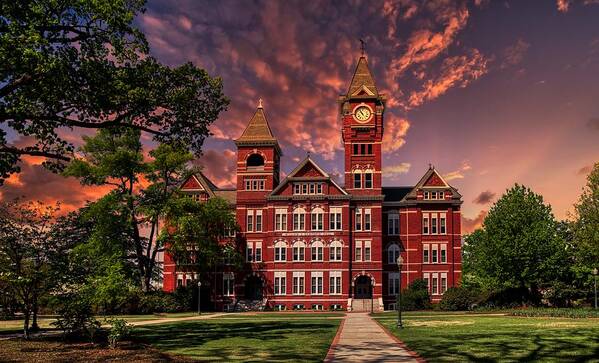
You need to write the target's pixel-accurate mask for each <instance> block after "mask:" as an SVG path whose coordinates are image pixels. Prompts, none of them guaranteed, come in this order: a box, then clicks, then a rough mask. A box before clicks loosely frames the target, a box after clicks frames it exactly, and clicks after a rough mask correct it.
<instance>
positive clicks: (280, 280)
mask: <svg viewBox="0 0 599 363" xmlns="http://www.w3.org/2000/svg"><path fill="white" fill-rule="evenodd" d="M274 280H275V281H274V294H275V295H277V296H282V295H287V272H285V271H275V276H274Z"/></svg>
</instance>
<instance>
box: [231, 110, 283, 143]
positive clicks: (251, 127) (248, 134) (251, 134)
mask: <svg viewBox="0 0 599 363" xmlns="http://www.w3.org/2000/svg"><path fill="white" fill-rule="evenodd" d="M252 141H274V142H276V141H277V140H276V139H275V137H274V136H273V134H272V131H271V129H270V125H269V124H268V121H267V120H266V115H265V114H264V108H263V107H262V102H260V104H259V105H258V108H257V109H256V112H255V113H254V116H252V119H251V120H250V122H249V123H248V125H247V126H246V128H245V130H243V133H242V134H241V137H239V139H237V140H236V142H252Z"/></svg>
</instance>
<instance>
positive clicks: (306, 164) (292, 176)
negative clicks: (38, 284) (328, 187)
mask: <svg viewBox="0 0 599 363" xmlns="http://www.w3.org/2000/svg"><path fill="white" fill-rule="evenodd" d="M306 167H311V168H313V169H314V170H316V171H317V172H318V173H319V174H321V176H320V177H313V178H316V179H323V180H327V181H330V182H331V184H333V185H334V186H335V187H336V188H337V189H339V190H340V191H341V193H343V194H344V195H348V193H347V192H346V191H345V189H343V188H342V187H341V186H339V184H337V183H336V182H335V180H333V179H332V178H331V177H330V175H329V174H328V173H327V172H326V171H324V169H322V168H321V167H320V166H318V164H316V162H315V161H314V160H312V158H310V155H308V156H306V158H305V159H304V160H303V161H302V162H301V163H299V164H298V165H297V166H296V167H295V169H293V170H292V171H291V173H289V175H287V176H286V177H285V179H283V181H282V182H281V183H280V184H279V185H278V186H277V187H276V188H275V189H274V190H273V191H272V192H271V193H270V195H275V194H276V193H278V192H279V191H280V190H281V189H283V187H284V186H285V185H287V184H288V183H289V182H290V181H293V180H298V179H300V178H302V177H301V176H298V174H299V173H300V171H302V170H304V169H305V168H306Z"/></svg>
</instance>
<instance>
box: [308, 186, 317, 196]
mask: <svg viewBox="0 0 599 363" xmlns="http://www.w3.org/2000/svg"><path fill="white" fill-rule="evenodd" d="M309 185H310V194H315V192H316V186H315V185H314V183H310V184H309Z"/></svg>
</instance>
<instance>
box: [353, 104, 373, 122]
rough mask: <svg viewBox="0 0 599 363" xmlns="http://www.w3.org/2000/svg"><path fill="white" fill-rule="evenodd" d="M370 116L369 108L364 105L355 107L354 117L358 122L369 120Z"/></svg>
mask: <svg viewBox="0 0 599 363" xmlns="http://www.w3.org/2000/svg"><path fill="white" fill-rule="evenodd" d="M370 116H371V112H370V109H369V108H368V107H366V106H360V107H358V108H356V111H355V112H354V118H355V119H356V121H358V122H367V121H368V120H370Z"/></svg>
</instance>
